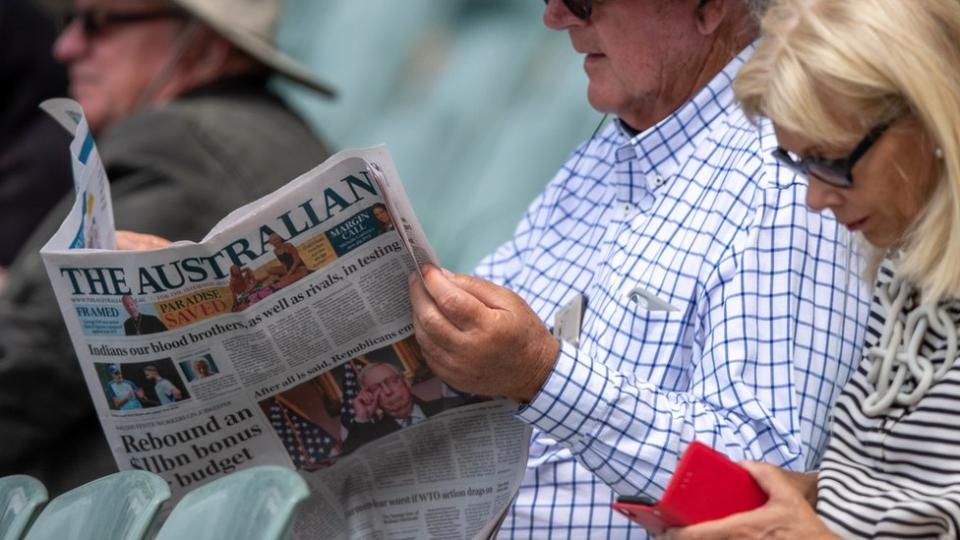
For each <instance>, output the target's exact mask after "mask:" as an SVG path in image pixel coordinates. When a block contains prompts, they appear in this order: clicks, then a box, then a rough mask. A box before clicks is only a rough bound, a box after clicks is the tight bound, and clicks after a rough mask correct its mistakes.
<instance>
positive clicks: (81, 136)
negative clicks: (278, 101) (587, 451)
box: [41, 100, 529, 538]
mask: <svg viewBox="0 0 960 540" xmlns="http://www.w3.org/2000/svg"><path fill="white" fill-rule="evenodd" d="M46 108H47V109H48V110H49V111H50V112H51V114H53V115H54V116H55V117H56V118H58V120H60V121H61V123H63V124H64V125H65V127H68V129H70V130H71V131H72V132H74V133H75V137H74V141H73V145H72V146H71V153H72V155H73V158H74V177H75V180H76V186H75V187H76V193H77V198H76V203H75V205H74V207H73V209H72V211H71V213H70V214H69V216H68V217H67V218H66V220H65V221H64V223H63V225H62V226H61V228H60V230H59V231H58V232H57V233H56V235H55V236H54V237H53V238H52V239H51V240H50V241H49V242H48V244H47V245H46V246H45V247H44V249H43V250H42V252H41V253H42V255H43V258H44V263H45V265H46V268H47V272H48V273H49V277H50V280H51V282H52V283H53V286H54V289H55V290H56V294H57V300H58V302H59V305H60V308H61V310H62V312H63V315H64V318H65V320H66V323H67V327H68V329H69V331H70V336H71V339H72V340H73V344H74V347H75V349H76V351H77V356H78V358H79V360H80V365H81V369H82V370H83V372H84V375H85V378H86V380H87V383H88V386H89V389H90V392H91V395H92V396H93V401H94V403H95V405H96V408H97V412H98V414H99V416H100V419H101V422H102V424H103V429H104V431H105V432H106V435H107V440H108V441H109V442H110V445H111V447H112V450H113V453H114V456H115V458H116V460H117V463H118V464H119V467H120V468H121V469H142V470H146V471H150V472H154V473H157V474H159V475H160V476H162V477H163V478H164V479H166V480H167V481H168V483H169V484H170V488H171V491H172V493H173V495H174V501H176V500H178V499H179V498H180V497H181V496H182V495H183V494H185V493H187V492H188V491H189V490H191V489H193V488H195V487H197V486H200V485H202V484H204V483H206V482H209V481H212V480H215V479H217V478H219V477H221V476H223V475H225V474H229V473H230V472H232V471H236V470H239V469H242V468H245V467H250V466H254V465H263V464H282V465H286V466H288V467H292V468H295V469H296V470H298V471H299V472H300V473H301V475H302V476H303V478H304V479H305V480H306V481H307V483H308V484H309V485H310V487H311V490H312V496H311V498H310V499H309V500H308V501H307V502H306V503H305V504H304V506H302V507H301V509H300V512H299V515H298V521H297V523H296V524H295V527H294V533H295V536H297V537H299V538H472V537H486V536H488V535H489V534H490V532H491V530H492V529H493V528H494V527H495V526H496V523H497V520H498V519H499V518H500V517H501V516H502V515H503V513H504V512H505V511H506V509H507V508H508V506H509V504H510V502H511V500H512V498H513V495H514V493H515V492H516V490H517V487H518V485H519V482H520V479H521V477H522V474H523V469H524V464H525V463H526V459H527V449H528V445H527V441H528V439H529V428H528V427H527V426H526V425H524V424H523V423H521V422H519V421H518V420H516V419H515V418H514V417H513V412H514V410H515V409H516V404H515V403H512V402H509V401H504V400H493V399H489V398H483V397H480V396H473V395H467V394H463V393H461V392H458V391H457V390H456V389H454V388H451V387H449V386H447V385H446V384H444V383H443V382H442V381H441V380H440V379H439V378H438V377H436V376H435V375H434V374H433V373H432V372H431V371H430V369H429V367H428V366H427V364H426V363H425V362H424V360H423V358H422V355H421V352H420V349H419V347H418V345H417V342H416V340H415V339H414V336H413V324H412V319H411V310H410V299H409V294H408V281H407V280H408V276H410V274H411V273H412V272H414V271H415V270H417V269H418V267H419V265H420V264H423V263H425V262H435V261H434V255H433V252H432V250H431V248H430V246H429V243H428V242H427V241H426V238H425V237H424V234H423V231H422V230H421V228H420V225H419V223H418V222H417V219H416V216H415V215H414V214H413V211H412V208H411V206H410V204H409V202H408V200H407V197H406V195H405V193H404V191H403V188H402V186H401V184H400V182H399V179H398V176H397V173H396V170H395V167H394V165H393V163H392V161H391V159H390V156H389V154H388V153H387V151H386V148H385V147H375V148H370V149H365V150H355V151H345V152H341V153H339V154H337V155H335V156H333V157H332V158H330V159H329V160H328V161H327V162H325V163H324V164H322V165H320V166H318V167H317V168H316V169H314V170H312V171H310V172H308V173H306V174H304V175H302V176H301V177H299V178H297V179H295V180H293V181H292V182H290V183H289V184H287V185H286V186H284V187H283V188H281V189H280V190H278V191H276V192H275V193H273V194H271V195H269V196H267V197H264V198H263V199H261V200H258V201H255V202H253V203H251V204H248V205H246V206H244V207H242V208H239V209H237V210H236V211H234V212H232V213H231V214H230V215H229V216H227V217H225V218H224V219H223V220H222V221H221V222H220V223H219V224H218V225H217V226H216V227H215V228H214V229H213V230H212V231H211V232H210V233H209V234H208V235H207V237H206V238H204V239H203V241H201V242H200V243H193V242H177V243H175V244H173V245H171V246H170V247H168V248H164V249H159V250H152V251H141V252H125V251H116V250H114V249H113V248H114V225H113V218H112V211H111V206H110V189H109V184H108V182H107V177H106V174H105V172H104V169H103V165H102V163H101V162H100V158H99V156H98V154H97V151H96V146H95V144H94V141H93V138H92V137H91V135H90V133H89V130H88V128H87V125H86V122H85V120H84V119H83V117H82V113H81V111H80V109H79V106H78V105H77V104H75V103H73V102H70V101H67V100H59V101H57V102H55V103H52V104H48V105H47V107H46Z"/></svg>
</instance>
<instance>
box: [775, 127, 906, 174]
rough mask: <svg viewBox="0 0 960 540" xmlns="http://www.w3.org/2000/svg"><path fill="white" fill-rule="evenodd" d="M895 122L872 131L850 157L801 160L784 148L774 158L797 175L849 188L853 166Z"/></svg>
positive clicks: (817, 157)
mask: <svg viewBox="0 0 960 540" xmlns="http://www.w3.org/2000/svg"><path fill="white" fill-rule="evenodd" d="M892 123H893V122H884V123H882V124H880V125H879V126H877V127H875V128H873V129H871V130H870V132H869V133H867V134H866V135H865V136H864V137H863V139H862V140H861V141H860V142H859V143H857V146H855V147H854V149H853V151H852V152H850V155H849V156H847V157H845V158H839V159H826V158H822V157H819V156H808V157H805V158H800V157H799V156H797V155H796V154H794V153H792V152H790V151H789V150H787V149H785V148H784V147H782V146H778V147H777V149H776V150H774V151H773V157H774V158H776V160H777V161H779V162H780V163H783V164H784V165H786V166H787V167H789V168H790V169H791V170H792V171H794V172H795V173H797V174H802V175H804V176H808V177H809V176H815V177H816V178H817V180H820V181H822V182H824V183H827V184H830V185H831V186H834V187H838V188H848V187H850V186H852V185H853V173H852V172H851V171H852V170H853V166H854V165H856V163H857V161H859V160H860V158H862V157H863V155H864V154H866V153H867V151H868V150H870V147H871V146H873V144H874V143H875V142H877V140H878V139H880V137H881V136H883V134H884V133H885V132H886V131H887V128H889V127H890V125H891V124H892Z"/></svg>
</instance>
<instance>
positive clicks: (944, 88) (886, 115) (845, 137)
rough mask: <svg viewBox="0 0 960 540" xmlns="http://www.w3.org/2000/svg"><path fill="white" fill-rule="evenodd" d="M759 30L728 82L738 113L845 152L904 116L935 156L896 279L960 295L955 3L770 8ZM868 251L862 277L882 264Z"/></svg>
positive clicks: (877, 0)
mask: <svg viewBox="0 0 960 540" xmlns="http://www.w3.org/2000/svg"><path fill="white" fill-rule="evenodd" d="M762 26H763V34H764V39H763V40H762V41H761V43H760V44H759V45H758V47H757V50H756V52H755V54H754V55H753V57H752V58H751V59H750V60H749V61H748V62H747V63H746V64H745V65H744V67H743V69H742V70H741V71H740V74H739V75H738V76H737V80H736V81H735V83H734V91H735V92H736V95H737V98H738V99H739V100H740V102H741V103H742V105H743V108H744V110H745V111H746V112H747V114H748V115H750V116H752V117H757V116H766V117H768V118H770V119H771V120H772V121H773V122H774V123H776V124H777V125H779V126H781V127H782V128H785V129H787V130H789V131H792V132H795V133H801V134H803V136H804V137H805V138H807V139H809V140H811V141H812V142H814V143H815V144H819V145H823V146H826V147H851V146H853V145H854V144H856V142H857V141H858V140H859V139H860V138H861V137H863V134H864V133H865V132H866V131H867V130H869V129H870V128H873V127H875V126H877V125H879V124H880V123H882V122H887V121H892V120H894V119H896V118H899V117H901V116H903V115H905V114H908V113H909V114H911V115H913V116H915V117H916V118H917V119H918V120H919V121H920V123H921V124H922V125H923V127H924V129H925V131H926V133H927V135H928V136H929V138H930V140H931V141H932V143H933V146H934V147H936V148H940V149H942V151H943V157H942V161H941V162H940V167H939V170H940V174H941V178H940V181H939V182H938V185H937V187H936V188H935V190H934V193H933V195H932V196H931V198H930V201H929V202H928V203H927V206H926V208H925V209H924V211H923V212H922V213H921V214H920V215H919V216H918V217H917V218H916V219H915V221H914V223H913V225H912V226H911V228H910V230H909V231H908V232H907V234H906V235H905V236H904V238H903V239H902V243H901V244H900V245H899V248H900V249H901V250H902V254H901V256H900V258H899V259H898V263H897V271H898V274H899V275H901V276H902V277H904V278H906V279H908V280H910V281H912V282H913V283H914V284H915V285H916V286H918V287H919V288H920V289H921V291H922V292H923V295H924V296H925V297H927V298H941V297H947V296H960V238H955V235H957V234H960V2H958V1H957V0H911V1H906V0H856V1H851V0H779V1H778V2H776V3H775V4H774V5H773V6H771V7H770V9H769V10H768V11H767V13H766V15H765V16H764V18H763V22H762ZM828 102H829V104H830V106H829V107H828V106H827V103H828ZM837 110H841V111H844V115H845V116H847V117H849V118H853V119H855V120H856V125H853V126H851V125H849V121H848V122H847V123H846V124H844V123H842V122H840V121H838V119H837V118H836V115H835V114H834V113H832V112H831V111H837ZM892 129H893V128H892ZM931 159H933V156H931ZM905 180H907V181H909V178H906V177H905ZM873 251H874V253H873V255H874V256H873V260H874V262H873V265H872V270H871V272H870V275H871V276H872V275H873V274H874V273H875V271H876V265H877V264H878V263H879V260H880V259H881V258H882V256H883V253H880V252H878V251H877V250H873Z"/></svg>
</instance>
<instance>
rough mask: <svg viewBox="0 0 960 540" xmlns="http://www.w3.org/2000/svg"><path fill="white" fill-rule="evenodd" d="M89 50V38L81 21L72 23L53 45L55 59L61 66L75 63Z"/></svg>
mask: <svg viewBox="0 0 960 540" xmlns="http://www.w3.org/2000/svg"><path fill="white" fill-rule="evenodd" d="M86 48H87V36H86V35H84V33H83V28H82V27H81V25H80V22H79V21H71V22H70V24H68V25H67V26H66V28H64V29H63V31H62V32H60V35H59V36H58V37H57V41H55V42H54V43H53V57H54V58H56V59H57V62H60V63H61V64H69V63H70V62H73V61H74V60H76V59H77V58H79V57H80V55H82V54H83V52H84V51H85V50H86Z"/></svg>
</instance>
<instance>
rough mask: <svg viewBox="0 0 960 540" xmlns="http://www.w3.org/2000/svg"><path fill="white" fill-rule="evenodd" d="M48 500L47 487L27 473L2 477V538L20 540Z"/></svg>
mask: <svg viewBox="0 0 960 540" xmlns="http://www.w3.org/2000/svg"><path fill="white" fill-rule="evenodd" d="M45 502H47V488H45V487H43V484H42V483H40V481H39V480H37V479H36V478H34V477H32V476H27V475H25V474H15V475H12V476H5V477H3V478H0V540H20V539H21V538H23V534H24V533H25V532H26V530H27V527H28V526H29V525H30V522H31V521H32V520H33V517H34V515H36V512H37V510H39V509H40V506H41V505H43V503H45Z"/></svg>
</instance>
